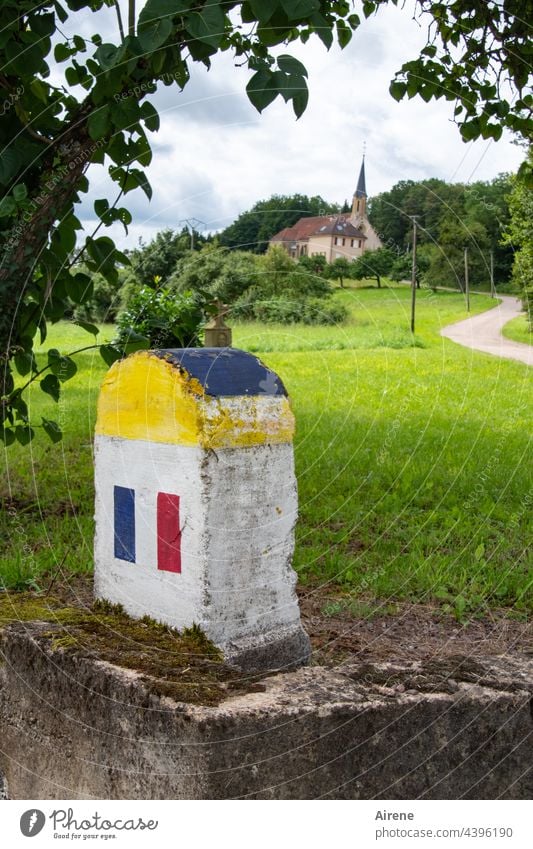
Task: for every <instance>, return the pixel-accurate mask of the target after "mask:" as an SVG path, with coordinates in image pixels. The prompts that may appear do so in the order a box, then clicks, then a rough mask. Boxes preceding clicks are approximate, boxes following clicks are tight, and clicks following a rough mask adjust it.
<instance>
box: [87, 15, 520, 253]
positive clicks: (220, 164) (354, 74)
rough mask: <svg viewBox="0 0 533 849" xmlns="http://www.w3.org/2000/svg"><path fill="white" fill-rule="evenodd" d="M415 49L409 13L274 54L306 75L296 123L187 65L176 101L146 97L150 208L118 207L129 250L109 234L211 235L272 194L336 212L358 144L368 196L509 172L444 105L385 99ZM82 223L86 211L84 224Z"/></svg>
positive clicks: (514, 163) (353, 174)
mask: <svg viewBox="0 0 533 849" xmlns="http://www.w3.org/2000/svg"><path fill="white" fill-rule="evenodd" d="M423 43H424V31H423V30H421V29H420V28H419V26H418V25H417V23H416V22H414V21H413V20H411V19H410V16H409V14H408V12H406V11H405V10H401V9H397V8H395V7H392V6H391V7H388V8H386V9H384V10H382V11H381V12H380V14H378V15H377V16H376V17H374V18H372V19H371V20H369V21H363V23H362V25H361V27H360V29H359V30H358V31H357V32H356V33H355V35H354V37H353V39H352V42H351V43H350V45H349V46H348V47H347V48H346V49H345V50H344V51H341V50H340V49H339V48H338V47H334V48H332V49H331V51H330V52H327V51H326V50H325V48H323V46H322V45H321V43H320V42H318V41H315V42H311V41H310V42H308V44H307V45H305V46H303V45H298V46H293V45H291V46H290V47H289V48H284V49H283V52H291V53H292V54H294V55H296V56H297V57H298V58H300V59H301V60H302V61H303V62H304V63H305V64H306V66H307V68H308V71H309V87H310V93H311V96H310V101H309V106H308V109H307V111H306V112H305V114H304V115H303V117H302V118H301V119H300V120H299V121H296V120H295V118H294V115H293V113H292V109H291V107H290V106H289V105H286V104H284V103H283V102H281V101H280V102H278V101H276V102H275V103H274V104H273V105H272V106H270V107H269V108H268V109H267V110H265V112H264V113H263V114H262V115H261V116H259V115H258V114H257V112H256V111H255V109H254V108H253V107H252V106H251V104H250V103H249V102H248V100H247V97H246V94H245V86H246V83H247V81H248V78H249V73H248V72H247V71H246V70H245V69H238V68H235V67H234V66H233V64H232V61H231V58H230V57H229V56H218V57H216V59H215V61H214V62H213V68H212V70H211V71H210V72H207V71H206V70H205V69H204V68H203V67H201V66H195V67H194V68H193V69H192V79H191V82H190V83H189V85H188V86H187V87H186V88H185V90H184V92H183V93H182V94H180V93H179V91H178V89H177V88H176V87H172V88H162V89H161V91H159V92H158V93H157V94H156V95H154V96H152V97H150V99H151V100H152V101H153V102H154V104H155V105H156V106H157V107H158V108H159V109H160V112H161V129H160V131H159V133H157V134H155V135H153V136H152V142H153V147H154V161H153V163H152V165H151V166H150V168H149V169H148V174H149V177H150V181H151V183H152V186H153V189H154V194H153V198H152V201H151V203H148V201H147V200H146V199H145V198H144V196H143V195H142V194H141V193H140V191H137V192H135V193H132V194H129V195H128V196H126V198H125V201H124V203H125V205H126V206H128V207H130V208H132V209H133V208H134V211H135V224H134V226H133V227H132V228H131V231H130V236H129V237H128V238H127V239H125V238H124V236H123V231H121V230H120V229H119V228H118V227H116V228H114V233H113V235H114V236H115V237H116V238H117V239H118V241H119V242H120V243H121V245H122V246H129V247H131V246H133V244H134V243H135V242H136V240H137V238H138V236H139V235H143V237H144V238H145V239H149V238H150V237H151V236H153V235H154V234H155V233H156V232H157V230H160V229H162V228H163V227H165V226H169V227H174V228H175V227H177V226H178V225H179V222H180V221H182V220H183V219H186V218H191V217H195V218H197V219H200V220H201V221H203V222H205V225H206V229H218V228H221V227H224V226H226V225H227V224H229V223H231V221H233V220H234V219H235V218H236V217H237V215H238V214H239V213H240V212H242V211H243V210H245V209H248V208H249V207H250V206H252V205H253V203H254V202H255V201H257V200H259V199H261V198H266V197H269V196H270V195H272V194H275V193H278V194H292V193H294V192H301V193H303V194H308V195H315V194H321V195H322V196H323V197H324V198H325V199H326V200H331V201H338V202H342V201H343V200H344V199H345V198H350V197H351V195H352V193H353V190H354V188H355V183H356V179H357V173H358V170H359V164H360V159H361V153H362V149H363V143H364V142H365V141H366V145H367V188H368V191H369V193H370V194H377V193H378V192H381V191H385V190H387V189H389V188H390V187H391V186H392V185H393V184H394V183H396V182H398V181H399V180H404V179H415V180H419V179H423V178H425V177H440V178H443V179H446V180H456V181H459V180H463V181H468V180H476V179H490V178H492V177H494V176H496V174H498V173H499V172H501V171H509V170H516V168H517V167H518V165H519V163H520V161H521V159H522V158H523V151H522V150H521V149H519V148H517V147H516V146H514V145H512V144H511V142H510V139H508V138H505V137H504V138H503V139H502V140H501V141H500V142H498V143H494V142H486V141H478V142H475V143H470V144H468V145H465V144H464V143H463V142H462V141H461V138H460V135H459V131H458V129H457V127H456V126H455V125H454V124H453V123H452V121H451V117H452V110H453V104H451V103H449V102H446V101H442V102H440V101H439V102H436V103H435V102H431V103H429V104H426V103H423V102H422V101H421V100H420V99H418V98H415V99H413V100H411V101H407V102H401V103H396V102H395V101H394V100H393V99H392V98H391V96H390V95H389V92H388V87H389V83H390V80H391V79H392V77H393V76H394V72H395V71H396V70H398V69H399V68H400V66H401V64H402V62H404V61H406V60H407V59H409V58H414V57H415V56H416V55H418V51H419V49H420V47H421V46H422V44H423ZM100 171H101V169H100ZM103 187H104V182H103V181H102V178H100V177H99V179H98V190H97V191H95V192H92V193H91V196H92V197H93V198H94V197H100V196H102V189H103ZM112 192H113V190H111V192H110V196H111V194H112ZM90 217H91V211H90V207H88V206H87V204H84V210H83V218H84V219H85V220H87V224H89V221H88V219H89V218H90Z"/></svg>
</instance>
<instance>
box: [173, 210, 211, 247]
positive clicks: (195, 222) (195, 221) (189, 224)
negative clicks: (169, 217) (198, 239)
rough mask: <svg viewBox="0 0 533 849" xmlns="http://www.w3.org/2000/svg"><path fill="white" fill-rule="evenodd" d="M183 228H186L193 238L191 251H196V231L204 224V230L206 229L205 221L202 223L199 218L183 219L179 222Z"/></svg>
mask: <svg viewBox="0 0 533 849" xmlns="http://www.w3.org/2000/svg"><path fill="white" fill-rule="evenodd" d="M178 224H181V225H182V226H184V227H186V228H187V230H188V231H189V234H190V236H191V251H193V250H194V231H195V228H196V229H198V228H199V227H200V226H201V225H202V224H203V227H202V230H203V229H204V228H205V226H206V225H205V221H200V219H199V218H182V220H181V221H179V222H178Z"/></svg>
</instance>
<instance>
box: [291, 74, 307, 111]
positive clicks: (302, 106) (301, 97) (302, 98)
mask: <svg viewBox="0 0 533 849" xmlns="http://www.w3.org/2000/svg"><path fill="white" fill-rule="evenodd" d="M301 82H302V87H301V89H300V91H296V92H295V93H294V95H293V98H292V108H293V109H294V114H295V115H296V117H297V118H300V117H301V116H302V115H303V113H304V112H305V110H306V109H307V103H308V101H309V91H308V88H307V83H306V81H305V80H304V79H302V81H301Z"/></svg>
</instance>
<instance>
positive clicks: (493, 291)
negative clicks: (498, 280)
mask: <svg viewBox="0 0 533 849" xmlns="http://www.w3.org/2000/svg"><path fill="white" fill-rule="evenodd" d="M490 296H491V298H494V297H496V289H495V287H494V251H493V250H491V252H490Z"/></svg>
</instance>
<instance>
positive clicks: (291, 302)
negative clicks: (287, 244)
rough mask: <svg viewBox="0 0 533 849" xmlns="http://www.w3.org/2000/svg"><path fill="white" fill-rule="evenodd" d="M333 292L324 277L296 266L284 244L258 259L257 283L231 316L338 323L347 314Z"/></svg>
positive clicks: (265, 319) (248, 291) (263, 319)
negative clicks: (334, 297)
mask: <svg viewBox="0 0 533 849" xmlns="http://www.w3.org/2000/svg"><path fill="white" fill-rule="evenodd" d="M330 294H331V289H330V286H329V283H328V281H327V280H326V279H325V277H323V276H322V275H320V274H317V273H315V272H312V271H309V270H308V269H307V268H306V267H305V266H304V265H303V264H300V263H298V264H296V263H294V261H293V260H292V259H291V258H290V257H289V255H288V254H287V252H286V251H285V250H284V249H283V248H282V247H281V245H273V246H270V247H269V249H268V251H267V252H266V254H264V255H262V256H259V257H256V258H255V273H254V276H253V284H252V285H251V286H249V287H248V288H247V290H246V291H245V292H244V293H243V294H242V295H241V297H240V298H239V299H238V300H237V301H236V303H235V305H234V307H233V309H232V311H231V314H232V316H234V317H237V318H247V319H256V320H258V321H264V322H268V323H271V322H279V323H281V324H295V323H298V322H301V323H303V324H336V323H338V322H341V321H344V320H345V318H346V316H347V313H346V309H345V307H344V305H343V304H339V303H334V302H330V301H329V295H330Z"/></svg>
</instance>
